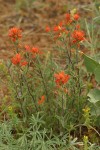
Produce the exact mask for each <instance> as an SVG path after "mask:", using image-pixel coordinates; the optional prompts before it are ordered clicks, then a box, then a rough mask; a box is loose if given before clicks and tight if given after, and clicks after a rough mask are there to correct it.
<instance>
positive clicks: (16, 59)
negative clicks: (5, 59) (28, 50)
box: [11, 54, 21, 65]
mask: <svg viewBox="0 0 100 150" xmlns="http://www.w3.org/2000/svg"><path fill="white" fill-rule="evenodd" d="M11 61H12V63H13V64H14V65H18V64H20V62H21V55H20V54H16V55H15V56H14V57H13V58H12V59H11Z"/></svg>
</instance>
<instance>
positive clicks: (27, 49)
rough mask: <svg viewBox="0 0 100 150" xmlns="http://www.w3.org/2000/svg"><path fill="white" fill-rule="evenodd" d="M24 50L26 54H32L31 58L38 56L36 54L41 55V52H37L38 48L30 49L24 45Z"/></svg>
mask: <svg viewBox="0 0 100 150" xmlns="http://www.w3.org/2000/svg"><path fill="white" fill-rule="evenodd" d="M25 50H26V51H27V52H30V53H32V54H33V57H35V56H36V55H38V54H42V52H41V51H40V50H39V48H37V47H32V48H31V47H30V46H29V45H25Z"/></svg>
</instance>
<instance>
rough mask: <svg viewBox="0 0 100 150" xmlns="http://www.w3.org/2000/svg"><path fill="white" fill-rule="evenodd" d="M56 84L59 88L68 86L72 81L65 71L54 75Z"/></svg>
mask: <svg viewBox="0 0 100 150" xmlns="http://www.w3.org/2000/svg"><path fill="white" fill-rule="evenodd" d="M54 77H55V82H56V84H57V85H58V86H60V85H63V84H66V83H67V82H68V80H69V79H70V75H68V74H65V73H64V71H61V72H60V73H58V74H54Z"/></svg>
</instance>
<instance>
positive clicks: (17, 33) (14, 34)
mask: <svg viewBox="0 0 100 150" xmlns="http://www.w3.org/2000/svg"><path fill="white" fill-rule="evenodd" d="M9 37H10V38H11V40H12V41H13V42H16V40H18V39H20V38H21V37H22V30H20V29H19V28H17V27H13V28H11V29H10V30H9Z"/></svg>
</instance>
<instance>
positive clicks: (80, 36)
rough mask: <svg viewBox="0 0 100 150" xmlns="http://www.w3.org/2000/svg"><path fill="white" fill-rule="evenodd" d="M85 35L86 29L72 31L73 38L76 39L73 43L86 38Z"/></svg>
mask: <svg viewBox="0 0 100 150" xmlns="http://www.w3.org/2000/svg"><path fill="white" fill-rule="evenodd" d="M84 36H85V33H84V31H81V30H74V32H73V33H72V38H73V39H74V40H73V43H76V42H80V41H83V40H84V39H85V37H84Z"/></svg>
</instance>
